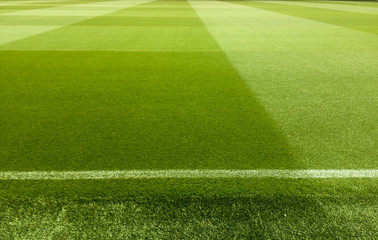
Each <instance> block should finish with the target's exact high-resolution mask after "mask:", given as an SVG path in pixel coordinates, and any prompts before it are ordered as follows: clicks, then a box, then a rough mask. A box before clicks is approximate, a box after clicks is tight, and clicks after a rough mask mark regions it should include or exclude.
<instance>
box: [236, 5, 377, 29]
mask: <svg viewBox="0 0 378 240" xmlns="http://www.w3.org/2000/svg"><path fill="white" fill-rule="evenodd" d="M232 3H237V4H241V5H246V6H251V7H254V8H260V9H264V10H269V11H274V12H278V13H281V14H287V15H290V16H295V17H300V18H304V19H310V20H315V21H319V22H324V23H328V24H333V25H337V26H342V27H347V28H351V29H355V30H359V31H363V32H368V33H372V34H378V26H377V20H378V16H377V15H375V14H367V13H366V14H365V13H357V12H345V11H337V10H330V9H324V8H316V7H310V6H308V7H305V6H295V5H289V4H280V2H279V1H275V2H255V1H232Z"/></svg>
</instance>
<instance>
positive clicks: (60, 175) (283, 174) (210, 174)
mask: <svg viewBox="0 0 378 240" xmlns="http://www.w3.org/2000/svg"><path fill="white" fill-rule="evenodd" d="M148 178H150V179H151V178H291V179H299V178H378V169H365V170H348V169H343V170H314V169H308V170H289V169H288V170H277V169H259V170H236V169H234V170H214V169H205V170H117V171H111V170H109V171H101V170H96V171H51V172H47V171H32V172H22V171H20V172H19V171H9V172H0V180H80V179H81V180H85V179H148Z"/></svg>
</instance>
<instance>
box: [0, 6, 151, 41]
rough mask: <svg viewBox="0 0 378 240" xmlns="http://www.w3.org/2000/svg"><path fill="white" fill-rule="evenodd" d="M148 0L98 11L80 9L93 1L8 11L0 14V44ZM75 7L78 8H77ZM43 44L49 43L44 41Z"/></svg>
mask: <svg viewBox="0 0 378 240" xmlns="http://www.w3.org/2000/svg"><path fill="white" fill-rule="evenodd" d="M148 1H149V0H143V1H137V2H136V1H134V2H132V1H124V5H121V4H119V5H118V6H116V7H115V8H114V7H113V8H112V9H111V10H109V9H108V10H106V9H105V10H100V11H96V10H90V8H89V10H84V11H83V10H80V6H87V7H89V6H92V5H94V6H96V3H95V2H88V3H81V4H80V5H79V4H68V3H67V4H68V5H67V6H71V10H64V8H63V10H62V7H55V8H47V9H45V10H44V11H43V12H39V11H36V10H30V11H22V12H19V13H17V15H12V14H14V13H10V14H11V15H8V14H3V15H0V22H1V23H0V46H2V45H4V44H7V43H12V42H14V41H18V40H21V39H25V38H28V37H31V36H35V35H38V34H42V33H45V32H48V31H51V30H54V29H59V28H62V27H64V26H67V25H70V24H73V23H77V22H80V21H84V20H88V19H90V18H93V17H96V16H100V15H102V14H107V13H110V12H114V11H116V10H120V9H123V8H127V7H132V6H135V5H138V4H142V3H144V2H148ZM114 2H117V3H118V2H119V1H109V2H107V4H111V3H114ZM76 8H79V10H77V9H76ZM75 10H76V11H75ZM62 11H63V12H62ZM72 11H74V12H76V15H74V16H70V12H72ZM57 13H60V14H59V15H60V16H56V15H57ZM62 13H63V15H62ZM83 13H85V14H83ZM46 15H47V16H46ZM81 15H82V16H81ZM30 25H32V26H30ZM59 41H64V39H62V38H61V39H59ZM45 45H49V44H48V43H45ZM0 48H1V47H0Z"/></svg>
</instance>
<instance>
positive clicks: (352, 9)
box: [272, 1, 378, 15]
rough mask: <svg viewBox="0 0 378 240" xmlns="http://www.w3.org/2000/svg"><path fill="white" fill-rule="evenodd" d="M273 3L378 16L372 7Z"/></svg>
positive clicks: (288, 2) (375, 9)
mask: <svg viewBox="0 0 378 240" xmlns="http://www.w3.org/2000/svg"><path fill="white" fill-rule="evenodd" d="M272 3H277V4H292V5H296V6H303V7H315V8H322V9H331V10H337V11H347V12H357V13H367V14H376V15H377V14H378V9H377V8H372V7H363V6H348V5H340V4H338V2H334V3H335V4H330V3H328V4H324V3H320V2H317V3H311V2H299V1H272Z"/></svg>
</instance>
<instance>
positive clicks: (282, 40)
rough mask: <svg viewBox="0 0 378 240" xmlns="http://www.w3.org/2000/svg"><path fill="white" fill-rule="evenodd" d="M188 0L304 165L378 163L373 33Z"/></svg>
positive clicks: (361, 165)
mask: <svg viewBox="0 0 378 240" xmlns="http://www.w3.org/2000/svg"><path fill="white" fill-rule="evenodd" d="M232 3H233V2H232ZM191 4H192V5H193V7H194V9H195V10H196V11H197V13H198V14H199V16H200V17H201V19H202V20H203V22H204V23H205V24H206V26H207V28H208V29H209V31H210V32H211V33H212V34H213V36H214V38H215V39H216V40H217V41H218V43H219V44H220V46H221V48H222V49H223V50H224V51H225V52H226V54H227V56H228V58H229V60H230V61H231V62H232V63H233V64H234V66H235V67H236V69H237V70H238V71H239V73H240V74H242V76H243V77H244V79H245V80H246V81H247V83H248V84H250V86H251V88H252V89H253V91H254V93H255V94H257V96H258V97H259V99H260V100H261V102H262V103H263V104H264V106H265V108H266V109H267V110H268V111H269V112H270V114H271V116H272V117H273V118H274V119H275V121H276V123H277V124H279V126H280V127H281V129H282V132H283V134H284V136H285V138H286V139H287V140H288V142H289V144H290V146H291V148H292V151H293V153H294V154H293V155H294V156H295V158H297V159H300V161H302V162H305V164H304V165H305V166H306V168H309V169H339V168H352V169H359V168H368V169H369V168H373V169H374V168H377V161H376V160H377V157H376V156H377V155H378V152H377V148H376V147H375V146H376V143H377V131H376V126H375V125H376V122H377V121H378V119H377V117H378V116H377V114H376V111H375V108H376V107H375V106H376V105H377V104H378V103H377V98H376V90H377V87H378V86H377V81H376V74H377V70H376V63H377V61H376V59H377V54H378V52H377V46H378V45H377V43H378V42H377V41H378V39H377V38H376V36H375V35H372V34H367V33H364V32H361V31H355V30H353V29H349V28H344V27H339V26H335V25H329V24H324V23H321V22H317V21H311V20H308V19H303V18H298V17H293V16H288V15H285V14H280V13H277V12H271V11H266V10H263V9H259V8H251V7H247V6H241V5H238V4H230V3H224V2H219V1H217V2H203V1H200V2H199V1H191ZM229 5H230V6H229ZM282 7H284V6H282ZM261 39H264V41H261ZM361 42H364V44H361ZM280 49H282V50H281V51H286V52H280ZM336 49H337V51H335V50H336ZM259 50H260V51H259ZM261 50H265V51H261Z"/></svg>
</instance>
